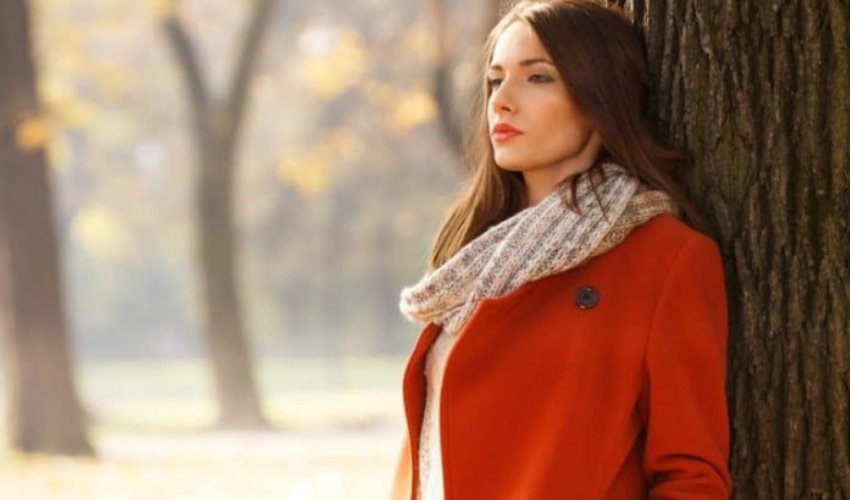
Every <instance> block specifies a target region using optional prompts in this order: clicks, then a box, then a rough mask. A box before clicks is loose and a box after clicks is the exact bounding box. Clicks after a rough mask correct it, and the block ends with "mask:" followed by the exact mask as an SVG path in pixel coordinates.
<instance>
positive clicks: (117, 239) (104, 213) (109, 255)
mask: <svg viewBox="0 0 850 500" xmlns="http://www.w3.org/2000/svg"><path fill="white" fill-rule="evenodd" d="M71 239H72V240H73V241H74V243H76V244H77V245H79V246H80V247H81V248H84V249H85V250H86V252H87V253H89V254H91V255H93V256H94V257H95V258H98V259H105V260H112V261H116V260H121V259H123V258H124V257H126V256H127V255H129V254H130V253H131V249H132V248H133V244H132V238H131V235H130V233H129V232H128V231H127V230H126V229H125V226H124V223H123V222H122V221H121V219H120V218H119V217H118V216H117V215H115V213H113V212H111V211H109V210H106V209H104V208H98V207H93V208H87V209H84V210H82V211H81V212H80V213H79V214H77V216H76V217H74V220H73V222H72V223H71Z"/></svg>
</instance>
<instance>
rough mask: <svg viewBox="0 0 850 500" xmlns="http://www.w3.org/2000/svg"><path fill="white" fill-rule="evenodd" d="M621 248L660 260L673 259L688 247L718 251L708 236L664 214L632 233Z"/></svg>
mask: <svg viewBox="0 0 850 500" xmlns="http://www.w3.org/2000/svg"><path fill="white" fill-rule="evenodd" d="M623 246H625V247H626V248H624V249H630V250H633V251H641V252H650V253H652V254H653V255H657V256H658V257H661V258H662V259H669V258H671V257H675V256H676V255H678V254H679V253H681V252H682V251H683V250H685V249H686V248H688V247H693V248H698V249H710V250H714V251H718V248H717V244H716V242H715V241H714V240H713V239H712V238H711V237H710V236H708V235H706V234H703V233H701V232H699V231H697V230H696V229H694V228H692V227H690V226H688V225H687V224H685V223H684V222H683V221H681V220H680V219H679V218H677V217H675V216H673V215H669V214H664V215H659V216H657V217H653V218H652V219H650V220H649V221H647V222H646V223H645V224H643V225H641V226H640V227H638V228H636V229H635V230H634V231H632V234H630V235H629V237H628V238H626V240H625V241H624V242H623Z"/></svg>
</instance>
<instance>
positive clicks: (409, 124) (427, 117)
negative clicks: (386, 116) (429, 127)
mask: <svg viewBox="0 0 850 500" xmlns="http://www.w3.org/2000/svg"><path fill="white" fill-rule="evenodd" d="M436 116H437V104H436V103H435V102H434V99H433V98H432V97H431V94H430V93H428V92H426V91H424V90H421V89H419V90H412V91H407V92H403V93H402V94H401V96H400V98H399V100H398V104H397V105H396V107H395V110H394V111H393V114H392V119H391V121H392V125H393V127H394V128H395V129H397V130H400V131H407V130H410V129H412V128H414V127H416V126H418V125H422V124H423V123H427V122H429V121H431V120H433V119H434V118H435V117H436Z"/></svg>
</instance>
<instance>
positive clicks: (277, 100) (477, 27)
mask: <svg viewBox="0 0 850 500" xmlns="http://www.w3.org/2000/svg"><path fill="white" fill-rule="evenodd" d="M498 9H499V2H498V1H497V0H460V1H453V2H450V3H449V2H447V1H446V2H443V1H440V0H392V1H391V0H316V1H310V2H306V1H304V2H302V1H296V0H251V1H249V0H176V1H169V0H28V1H27V0H3V2H2V4H0V127H2V128H0V319H2V321H0V337H2V339H3V342H2V345H0V363H2V372H0V406H2V408H0V410H2V413H0V415H2V416H3V417H2V419H0V449H2V454H0V498H2V499H4V500H5V499H41V498H44V499H77V498H80V499H82V498H86V499H149V498H159V499H171V498H174V499H177V498H180V499H190V498H199V499H201V498H202V499H219V498H221V499H231V498H245V499H255V498H256V499H263V498H276V499H324V498H327V499H339V498H352V499H375V498H384V497H385V496H386V495H387V493H388V489H389V484H390V480H391V477H392V473H393V466H394V462H395V458H396V454H397V452H398V449H399V446H400V443H401V438H402V436H403V433H404V429H403V427H404V424H403V422H404V419H403V410H402V405H401V392H400V384H401V376H402V370H403V367H404V362H405V360H406V355H407V353H408V351H409V349H410V348H411V346H412V343H413V341H414V340H415V337H416V334H417V333H418V328H417V327H416V325H413V324H410V323H408V322H407V321H406V320H404V319H403V318H402V317H401V316H400V314H399V313H398V309H397V303H398V293H399V291H400V289H401V288H402V287H403V286H406V285H409V284H412V283H413V282H415V281H416V280H417V279H418V277H419V276H420V275H421V273H422V272H423V271H424V269H425V263H426V258H427V252H428V248H429V246H430V243H431V241H432V238H433V237H434V234H435V231H436V230H437V228H438V225H439V223H440V221H441V219H442V218H443V217H444V216H445V214H446V210H447V208H448V206H449V204H450V202H451V200H452V199H453V197H454V196H455V195H456V194H457V192H458V190H459V188H460V186H461V181H462V179H463V176H464V167H463V162H462V161H461V156H460V154H459V151H460V144H461V136H462V134H461V131H462V130H465V129H468V127H469V122H470V119H469V113H470V108H471V103H472V102H474V100H475V92H474V90H473V89H474V88H475V87H476V86H477V83H478V82H479V79H478V78H479V76H478V62H479V59H478V57H479V48H480V46H481V44H482V42H483V40H484V39H485V37H486V34H487V32H488V31H489V28H490V27H491V26H492V24H493V23H494V22H495V19H496V15H497V13H498Z"/></svg>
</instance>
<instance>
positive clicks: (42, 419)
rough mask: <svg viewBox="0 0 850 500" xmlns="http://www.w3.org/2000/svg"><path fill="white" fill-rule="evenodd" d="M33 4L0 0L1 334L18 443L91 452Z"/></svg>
mask: <svg viewBox="0 0 850 500" xmlns="http://www.w3.org/2000/svg"><path fill="white" fill-rule="evenodd" d="M35 84H36V77H35V67H34V64H33V59H32V48H31V37H30V22H29V12H28V5H27V2H26V1H24V0H4V1H3V2H0V319H2V322H0V334H2V336H3V341H4V350H3V351H4V354H5V359H4V363H3V364H4V365H5V366H4V368H5V369H6V373H7V383H8V397H9V402H8V409H9V424H10V429H11V434H12V437H11V443H12V445H13V446H14V447H15V448H17V449H20V450H22V451H26V452H42V453H60V454H72V455H80V454H83V455H91V454H92V453H93V452H92V448H91V446H90V445H89V442H88V439H87V437H86V429H85V420H84V414H83V411H82V409H81V407H80V403H79V400H78V397H77V393H76V390H75V388H74V384H73V380H74V377H73V371H72V368H71V366H72V363H71V354H70V349H69V345H68V344H69V342H68V335H67V322H66V316H65V310H64V304H63V300H62V284H61V273H60V268H59V252H58V248H57V241H56V234H55V228H54V222H53V207H52V199H51V190H50V184H49V179H48V171H47V161H46V157H45V153H44V140H45V139H46V137H45V134H46V130H44V125H43V121H42V120H40V119H39V104H38V99H37V95H36V90H35V89H36V86H35Z"/></svg>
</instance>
